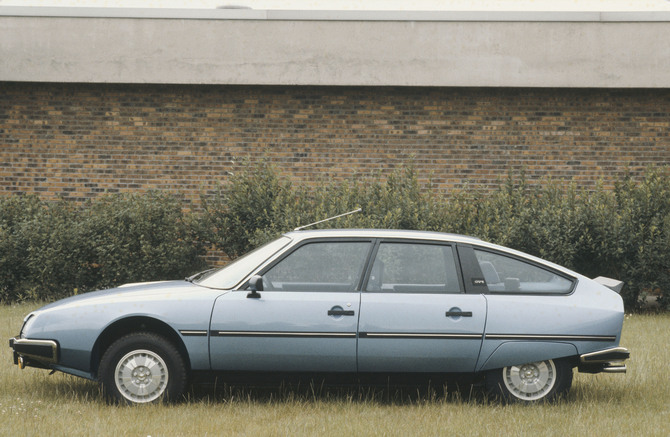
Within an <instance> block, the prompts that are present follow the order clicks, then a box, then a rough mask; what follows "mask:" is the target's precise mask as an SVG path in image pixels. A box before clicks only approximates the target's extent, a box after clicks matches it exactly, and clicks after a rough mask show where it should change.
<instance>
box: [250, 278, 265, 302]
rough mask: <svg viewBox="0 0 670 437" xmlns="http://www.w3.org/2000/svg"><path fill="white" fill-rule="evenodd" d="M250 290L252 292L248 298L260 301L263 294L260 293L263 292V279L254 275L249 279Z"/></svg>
mask: <svg viewBox="0 0 670 437" xmlns="http://www.w3.org/2000/svg"><path fill="white" fill-rule="evenodd" d="M249 289H250V290H251V291H250V292H249V294H247V297H248V298H249V299H259V298H260V297H261V294H260V293H259V291H263V277H262V276H260V275H254V276H252V277H251V279H249Z"/></svg>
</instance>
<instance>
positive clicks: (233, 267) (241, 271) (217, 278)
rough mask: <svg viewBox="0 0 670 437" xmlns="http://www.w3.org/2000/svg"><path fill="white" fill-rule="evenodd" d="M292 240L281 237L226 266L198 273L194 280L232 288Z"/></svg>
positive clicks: (204, 285) (201, 283) (218, 286)
mask: <svg viewBox="0 0 670 437" xmlns="http://www.w3.org/2000/svg"><path fill="white" fill-rule="evenodd" d="M290 241H291V239H290V238H288V237H280V238H278V239H277V240H274V241H271V242H269V243H267V244H265V245H263V246H261V247H259V248H257V249H254V250H252V251H251V252H249V253H247V254H246V255H243V256H241V257H239V258H237V259H236V260H235V261H233V262H231V263H230V264H228V265H227V266H225V267H222V268H220V269H217V270H211V271H207V272H203V273H202V274H198V275H196V277H195V278H194V279H193V282H194V283H196V284H198V285H202V286H203V287H209V288H222V289H225V290H227V289H230V288H233V287H234V286H236V285H237V284H239V283H240V281H242V279H244V278H245V277H246V276H247V275H248V274H249V273H251V272H252V271H253V270H254V269H256V267H258V266H260V265H261V264H262V263H263V261H265V260H266V259H268V258H270V257H271V256H272V255H274V254H275V253H277V252H278V251H279V250H280V249H281V248H283V247H284V246H286V245H287V244H288V243H289V242H290Z"/></svg>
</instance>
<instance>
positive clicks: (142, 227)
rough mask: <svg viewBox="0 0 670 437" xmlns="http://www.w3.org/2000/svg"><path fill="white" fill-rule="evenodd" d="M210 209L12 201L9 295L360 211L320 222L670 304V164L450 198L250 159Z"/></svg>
mask: <svg viewBox="0 0 670 437" xmlns="http://www.w3.org/2000/svg"><path fill="white" fill-rule="evenodd" d="M245 168H246V170H245V171H243V172H240V173H237V174H236V175H235V176H234V177H233V178H232V180H231V182H230V183H228V184H226V185H222V186H220V187H219V190H218V192H217V193H216V194H214V195H204V194H203V195H202V202H201V204H202V208H201V209H200V210H198V211H196V212H189V211H185V210H184V209H183V206H184V205H183V199H181V198H180V197H179V196H176V195H173V194H168V193H159V192H150V193H147V194H142V195H140V194H125V195H115V196H110V197H102V198H99V199H97V200H94V201H90V202H88V203H85V204H83V205H77V204H73V203H71V202H67V201H57V202H45V201H42V200H40V199H39V198H37V197H35V196H6V197H0V301H2V302H5V303H9V302H15V301H20V300H26V299H37V300H52V299H56V298H60V297H63V296H67V295H71V294H76V293H82V292H85V291H89V290H94V289H100V288H107V287H112V286H116V285H119V284H122V283H126V282H138V281H150V280H159V279H175V278H182V277H184V276H187V275H190V274H192V273H194V272H196V271H198V270H200V269H203V268H205V266H204V262H203V259H204V255H205V254H206V248H207V247H212V246H213V247H214V248H216V249H219V250H221V251H223V252H224V253H225V254H227V255H228V257H230V258H234V257H236V256H239V255H240V254H242V253H244V252H246V251H248V250H250V249H252V248H253V247H255V246H258V245H259V244H262V243H264V242H266V241H268V240H270V239H273V238H275V237H276V236H278V235H279V234H281V233H283V232H286V231H288V230H291V229H294V228H295V227H297V226H301V225H304V224H307V223H311V222H315V221H317V220H320V219H323V218H326V217H329V216H334V215H337V214H341V213H343V212H346V211H350V210H353V209H356V208H359V207H360V208H362V213H359V214H354V215H350V216H346V217H343V218H341V219H337V220H334V221H330V222H326V223H323V224H320V225H318V226H316V228H326V227H340V228H347V227H349V228H386V229H392V228H396V229H423V230H434V231H442V232H454V233H459V234H466V235H472V236H475V237H479V238H482V239H483V240H487V241H491V242H494V243H498V244H502V245H505V246H508V247H512V248H515V249H519V250H522V251H524V252H528V253H530V254H534V255H537V256H539V257H542V258H545V259H548V260H551V261H554V262H556V263H558V264H561V265H564V266H566V267H568V268H571V269H573V270H576V271H578V272H580V273H583V274H584V275H586V276H589V277H595V276H599V275H602V276H609V277H613V278H617V279H620V280H622V281H624V282H625V283H626V286H625V287H624V290H623V292H622V296H623V298H624V302H625V305H626V308H627V309H628V310H635V309H638V308H639V307H640V305H641V304H642V303H643V302H644V301H645V300H646V297H647V295H650V294H651V295H654V296H658V300H659V302H660V305H661V308H664V309H666V310H668V309H670V293H668V290H670V169H668V168H661V169H650V170H648V171H647V173H646V176H645V178H644V180H642V181H638V182H636V181H633V180H632V179H626V180H623V181H621V182H620V183H618V184H616V186H615V187H614V189H604V188H603V187H596V188H595V189H594V190H580V189H577V188H575V187H574V186H567V187H564V186H562V185H560V184H559V183H555V182H548V183H545V184H544V185H542V186H532V185H531V184H529V183H528V182H527V181H526V179H525V177H524V175H523V174H520V175H511V174H510V175H508V177H507V178H506V179H505V180H502V181H501V182H500V184H499V186H498V188H497V189H495V190H493V191H491V192H488V193H483V192H480V191H470V190H460V191H454V192H452V193H450V194H448V195H438V194H437V192H436V191H435V190H432V189H431V182H430V179H429V178H427V177H423V178H419V177H418V175H417V171H416V169H415V168H413V167H412V166H408V167H405V168H402V169H400V170H398V171H396V172H395V173H393V174H392V175H390V176H389V177H387V178H382V177H381V176H380V177H377V178H374V179H372V180H360V179H358V178H355V177H353V178H351V179H349V180H345V181H331V180H323V181H319V183H317V184H314V185H310V186H295V185H293V184H292V183H291V182H290V180H289V179H288V178H286V177H284V176H283V175H282V174H281V172H280V171H278V170H277V168H276V167H274V166H273V165H272V164H271V163H269V162H267V161H262V162H260V163H258V164H254V165H247V166H246V167H245Z"/></svg>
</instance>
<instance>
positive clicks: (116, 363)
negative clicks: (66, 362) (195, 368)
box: [98, 332, 187, 404]
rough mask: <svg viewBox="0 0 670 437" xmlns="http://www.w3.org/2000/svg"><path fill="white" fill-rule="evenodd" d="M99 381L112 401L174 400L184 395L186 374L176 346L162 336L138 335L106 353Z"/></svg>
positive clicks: (134, 402)
mask: <svg viewBox="0 0 670 437" xmlns="http://www.w3.org/2000/svg"><path fill="white" fill-rule="evenodd" d="M98 380H99V382H100V386H101V387H102V392H103V394H104V396H105V398H106V399H107V400H109V401H112V402H122V403H127V404H142V403H148V402H162V401H174V400H176V399H178V398H180V397H181V395H182V394H183V393H184V390H185V388H186V380H187V371H186V365H185V362H184V358H183V357H182V355H181V354H180V353H179V351H178V350H177V348H176V347H175V346H174V344H172V343H170V342H169V341H168V340H166V339H165V338H163V337H161V336H160V335H157V334H154V333H151V332H139V333H133V334H129V335H126V336H125V337H121V338H120V339H118V340H117V341H115V342H114V343H112V345H111V346H110V347H109V348H108V349H107V350H106V351H105V353H104V354H103V356H102V359H101V360H100V367H99V368H98Z"/></svg>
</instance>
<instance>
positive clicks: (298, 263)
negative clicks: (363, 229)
mask: <svg viewBox="0 0 670 437" xmlns="http://www.w3.org/2000/svg"><path fill="white" fill-rule="evenodd" d="M370 245H371V243H369V242H332V241H329V242H318V243H309V244H305V245H304V246H300V247H299V248H298V249H296V250H295V251H293V252H292V253H291V254H289V255H288V256H287V257H286V258H284V259H282V260H281V261H280V262H279V263H278V264H276V265H275V266H273V267H272V268H271V269H270V270H269V271H267V272H266V273H265V274H264V275H263V288H264V290H266V291H272V290H283V291H323V292H347V291H355V290H356V287H357V285H358V282H359V280H360V277H361V274H362V272H363V267H364V265H365V260H366V258H367V254H368V251H369V250H370Z"/></svg>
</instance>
